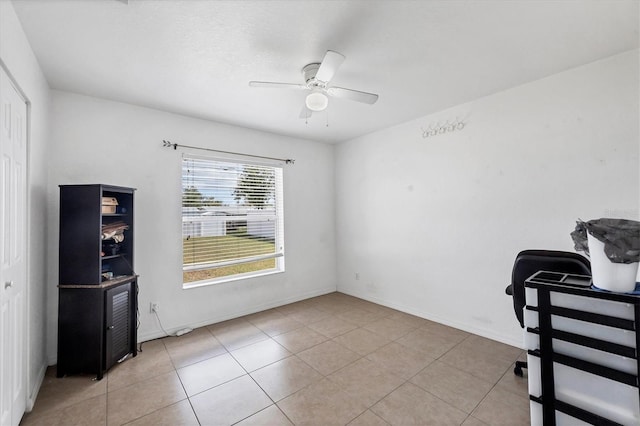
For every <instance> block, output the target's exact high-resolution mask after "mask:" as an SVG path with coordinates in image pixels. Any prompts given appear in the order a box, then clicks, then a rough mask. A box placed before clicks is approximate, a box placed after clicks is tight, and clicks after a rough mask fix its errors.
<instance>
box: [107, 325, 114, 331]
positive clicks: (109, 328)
mask: <svg viewBox="0 0 640 426" xmlns="http://www.w3.org/2000/svg"><path fill="white" fill-rule="evenodd" d="M114 328H116V326H115V325H110V326H109V327H107V330H113V329H114Z"/></svg>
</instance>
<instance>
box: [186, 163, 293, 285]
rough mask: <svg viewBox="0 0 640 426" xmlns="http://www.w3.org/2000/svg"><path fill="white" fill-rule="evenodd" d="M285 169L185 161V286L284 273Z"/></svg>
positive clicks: (245, 164)
mask: <svg viewBox="0 0 640 426" xmlns="http://www.w3.org/2000/svg"><path fill="white" fill-rule="evenodd" d="M282 210H283V209H282V168H281V167H274V166H265V165H258V164H247V163H241V162H232V161H219V160H214V159H211V158H203V157H195V156H185V157H183V159H182V256H183V265H182V270H183V285H184V287H191V286H198V285H202V284H207V283H212V282H220V281H229V280H232V279H238V278H246V277H251V276H256V275H263V274H265V273H273V272H283V271H284V235H283V228H284V222H283V217H282Z"/></svg>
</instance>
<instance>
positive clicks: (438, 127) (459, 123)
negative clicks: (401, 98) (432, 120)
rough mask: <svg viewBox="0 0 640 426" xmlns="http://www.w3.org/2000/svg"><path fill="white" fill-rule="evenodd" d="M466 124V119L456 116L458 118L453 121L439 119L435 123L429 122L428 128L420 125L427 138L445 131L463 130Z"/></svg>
mask: <svg viewBox="0 0 640 426" xmlns="http://www.w3.org/2000/svg"><path fill="white" fill-rule="evenodd" d="M466 125H467V123H466V122H465V121H464V119H463V120H460V119H458V117H456V119H455V120H453V121H451V120H447V121H445V122H444V123H441V122H440V121H438V122H437V123H436V124H435V125H434V124H429V127H427V128H426V129H425V128H424V127H420V130H421V131H422V137H423V138H424V139H426V138H430V137H433V136H439V135H442V134H445V133H451V132H455V131H456V130H462V129H464V128H465V126H466Z"/></svg>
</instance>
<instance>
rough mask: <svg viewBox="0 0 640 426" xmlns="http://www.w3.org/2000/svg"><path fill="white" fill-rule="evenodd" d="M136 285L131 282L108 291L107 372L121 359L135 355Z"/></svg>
mask: <svg viewBox="0 0 640 426" xmlns="http://www.w3.org/2000/svg"><path fill="white" fill-rule="evenodd" d="M135 286H136V283H135V281H134V282H130V283H127V284H124V285H121V286H118V287H115V288H112V289H109V290H107V291H106V294H105V316H106V318H105V325H106V342H105V343H106V344H105V346H106V348H105V349H106V357H105V362H106V365H105V370H108V369H109V368H110V367H111V366H113V365H114V364H116V363H117V362H118V361H119V360H120V359H122V358H123V357H125V356H127V355H129V354H135V350H136V348H135V337H134V336H133V333H135V324H134V318H135V312H136V307H135V293H134V289H135Z"/></svg>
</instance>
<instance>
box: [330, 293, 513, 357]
mask: <svg viewBox="0 0 640 426" xmlns="http://www.w3.org/2000/svg"><path fill="white" fill-rule="evenodd" d="M338 291H339V292H340V293H344V294H348V295H349V296H353V297H357V298H359V299H363V300H368V301H369V302H373V303H377V304H378V305H382V306H386V307H387V308H392V309H397V310H398V311H402V312H405V313H407V314H411V315H415V316H418V317H420V318H424V319H428V320H430V321H434V322H437V323H440V324H444V325H448V326H450V327H453V328H457V329H459V330H463V331H466V332H468V333H473V334H476V335H478V336H482V337H486V338H487V339H491V340H495V341H497V342H500V343H504V344H506V345H510V346H514V347H516V348H524V338H523V339H522V340H519V341H515V340H513V339H512V338H510V337H506V336H504V335H502V334H498V333H495V332H494V331H493V330H489V329H486V328H481V327H477V326H475V325H472V324H466V323H461V322H457V321H451V320H449V319H446V318H442V317H439V316H437V315H433V314H430V313H428V312H422V311H419V310H416V309H413V308H409V307H406V306H403V305H400V304H396V303H389V302H388V301H386V300H381V299H378V298H376V297H371V296H370V295H363V294H359V293H358V292H353V291H347V290H345V289H340V288H338Z"/></svg>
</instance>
